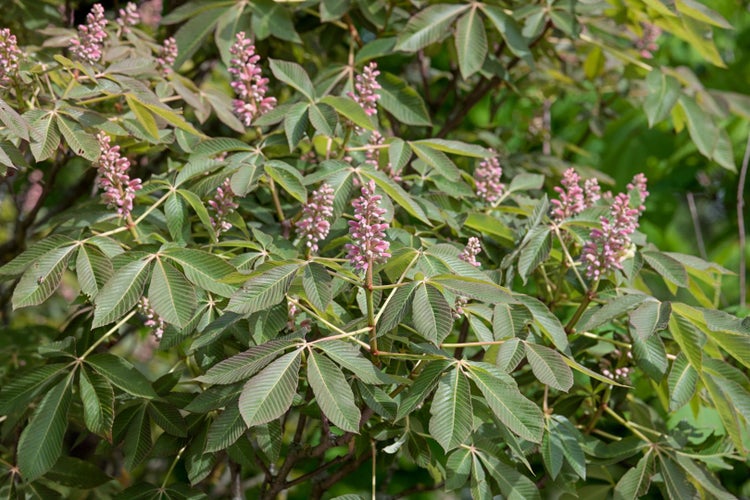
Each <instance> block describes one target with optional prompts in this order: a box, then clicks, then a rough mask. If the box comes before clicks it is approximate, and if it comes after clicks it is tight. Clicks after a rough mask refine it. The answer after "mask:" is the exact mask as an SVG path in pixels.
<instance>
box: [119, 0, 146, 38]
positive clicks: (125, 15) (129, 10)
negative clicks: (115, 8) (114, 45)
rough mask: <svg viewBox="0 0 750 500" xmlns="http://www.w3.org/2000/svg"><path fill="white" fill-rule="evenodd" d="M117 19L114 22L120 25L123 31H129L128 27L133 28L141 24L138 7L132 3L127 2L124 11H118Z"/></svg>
mask: <svg viewBox="0 0 750 500" xmlns="http://www.w3.org/2000/svg"><path fill="white" fill-rule="evenodd" d="M118 13H119V17H118V18H117V19H115V22H116V23H117V24H118V25H120V27H121V28H122V30H123V31H125V32H127V31H129V29H128V27H129V26H135V25H136V24H138V23H140V22H141V15H140V14H139V13H138V6H137V5H136V4H134V3H133V2H128V3H127V5H126V6H125V8H124V9H120V11H119V12H118Z"/></svg>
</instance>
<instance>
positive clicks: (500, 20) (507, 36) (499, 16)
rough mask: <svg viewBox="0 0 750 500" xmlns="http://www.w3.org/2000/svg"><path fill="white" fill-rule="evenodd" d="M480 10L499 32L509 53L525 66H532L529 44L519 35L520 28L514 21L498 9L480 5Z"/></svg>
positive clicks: (492, 6)
mask: <svg viewBox="0 0 750 500" xmlns="http://www.w3.org/2000/svg"><path fill="white" fill-rule="evenodd" d="M480 8H481V9H482V11H484V13H485V14H486V15H487V18H489V20H490V21H492V24H494V25H495V28H496V29H497V31H498V32H500V35H502V37H503V40H505V42H506V43H507V44H508V48H509V49H510V51H511V52H513V54H515V55H517V56H518V57H520V58H521V59H523V60H524V61H526V63H527V64H532V63H533V56H532V54H531V50H530V49H529V43H528V41H527V40H526V38H524V36H523V34H522V33H521V28H520V27H519V26H518V23H517V22H516V20H515V19H513V18H512V17H511V16H509V15H508V14H506V13H505V12H503V10H502V9H501V8H500V7H496V6H494V5H487V4H480Z"/></svg>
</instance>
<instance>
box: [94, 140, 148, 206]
mask: <svg viewBox="0 0 750 500" xmlns="http://www.w3.org/2000/svg"><path fill="white" fill-rule="evenodd" d="M97 139H98V141H99V149H100V151H101V154H100V155H99V159H98V160H97V162H96V166H97V168H98V170H99V176H98V178H97V184H98V186H99V187H100V188H101V189H104V193H103V194H102V200H103V201H104V202H105V203H106V204H107V206H109V207H117V213H118V214H119V215H120V216H121V217H124V218H127V217H129V216H130V213H131V212H132V211H133V200H135V192H136V191H138V190H139V189H141V187H142V186H141V180H140V179H137V178H136V179H131V178H130V176H129V175H128V169H129V168H130V160H128V159H127V158H126V157H124V156H122V155H121V154H120V146H112V145H111V144H110V138H109V136H108V135H107V134H105V133H104V132H99V135H97Z"/></svg>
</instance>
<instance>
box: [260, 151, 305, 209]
mask: <svg viewBox="0 0 750 500" xmlns="http://www.w3.org/2000/svg"><path fill="white" fill-rule="evenodd" d="M263 169H264V170H265V171H266V173H267V174H268V175H269V176H270V177H271V178H272V179H273V180H274V181H276V182H277V183H278V184H279V185H280V186H281V187H283V188H284V190H285V191H286V192H287V193H289V194H291V195H292V196H293V197H294V198H295V199H296V200H297V201H299V202H300V203H307V189H306V188H305V185H304V180H303V179H302V174H300V173H299V170H297V169H296V168H294V167H292V166H291V165H289V164H288V163H284V162H283V161H279V160H271V161H268V162H266V164H265V165H264V166H263Z"/></svg>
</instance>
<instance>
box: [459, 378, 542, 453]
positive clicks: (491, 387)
mask: <svg viewBox="0 0 750 500" xmlns="http://www.w3.org/2000/svg"><path fill="white" fill-rule="evenodd" d="M469 373H470V376H471V378H472V380H473V381H474V383H475V384H476V386H477V387H479V390H480V391H481V392H482V394H484V397H485V399H486V401H487V405H488V406H489V407H490V409H491V410H492V412H493V413H494V414H495V416H497V418H498V419H500V421H501V422H502V423H503V424H504V425H505V426H506V427H508V429H510V430H511V431H512V432H514V433H515V434H517V435H518V436H520V437H522V438H524V439H527V440H529V441H532V442H534V443H541V442H542V435H543V434H544V415H543V414H542V411H541V410H540V409H539V407H538V406H537V405H535V404H534V403H532V402H531V401H529V400H528V399H526V398H525V397H523V395H522V394H521V393H520V392H519V391H518V389H517V388H516V387H513V386H512V385H509V384H507V383H505V382H503V381H502V380H501V379H499V378H497V377H495V376H494V375H493V374H491V373H490V372H489V371H487V370H486V369H484V368H482V367H479V366H477V364H476V363H472V365H470V366H469Z"/></svg>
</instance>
